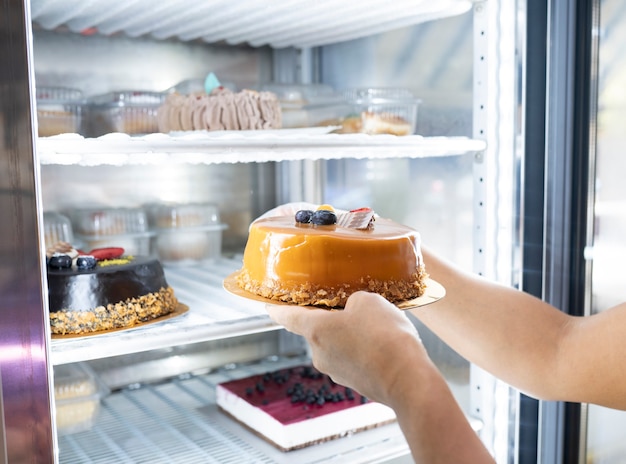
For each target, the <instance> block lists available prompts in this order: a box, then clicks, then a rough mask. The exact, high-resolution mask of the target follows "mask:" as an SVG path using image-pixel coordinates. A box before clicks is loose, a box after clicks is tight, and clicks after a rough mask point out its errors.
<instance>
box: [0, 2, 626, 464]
mask: <svg viewBox="0 0 626 464" xmlns="http://www.w3.org/2000/svg"><path fill="white" fill-rule="evenodd" d="M624 18H626V10H625V9H624V7H623V6H622V5H621V2H619V0H572V1H568V2H558V1H557V0H551V1H548V2H544V1H541V0H525V1H524V0H518V1H512V2H509V1H499V0H493V1H492V0H484V1H480V0H477V1H471V0H442V1H439V2H426V1H420V0H410V1H409V0H406V1H404V0H403V1H394V2H389V1H383V0H364V1H361V2H352V1H335V2H330V1H319V2H303V1H302V0H289V1H284V2H280V3H279V2H261V1H258V0H237V1H230V2H227V1H224V0H204V1H201V2H192V1H187V0H178V1H173V0H168V1H162V2H157V3H154V2H150V1H148V0H134V1H127V2H124V1H114V2H112V1H106V0H91V1H79V0H67V1H63V2H61V1H55V0H30V1H28V0H0V34H1V36H2V41H0V51H1V52H0V58H1V60H2V66H0V140H1V144H0V205H1V209H0V210H1V211H2V214H3V220H2V221H0V231H1V233H0V237H1V238H2V241H1V242H0V257H1V261H0V344H1V348H0V362H1V364H0V384H1V389H0V392H1V396H0V413H1V417H2V419H3V420H2V421H0V432H1V433H0V451H2V452H0V458H1V459H0V460H1V461H2V462H8V463H15V462H33V463H35V462H36V463H48V462H59V463H97V462H102V463H107V464H108V463H117V462H119V463H139V462H150V463H156V462H163V463H165V462H168V463H169V462H180V463H191V462H202V463H206V462H215V463H227V462H233V463H234V462H236V463H240V462H250V463H253V462H254V463H286V462H302V463H312V462H342V463H343V462H349V463H383V462H386V463H404V462H406V463H408V462H412V460H411V456H410V452H409V447H408V445H407V442H406V440H405V438H404V437H403V435H402V433H401V431H400V429H399V427H398V425H397V424H395V423H392V424H388V425H385V426H381V427H378V428H375V429H372V430H367V431H364V432H359V433H355V434H347V435H346V436H344V437H341V438H339V439H336V440H332V441H328V442H325V443H322V444H319V445H315V446H310V447H307V448H304V449H300V450H296V451H290V452H283V451H279V450H278V449H276V448H275V447H273V446H272V445H270V444H269V443H267V442H265V441H264V440H263V439H261V438H259V437H258V436H256V435H254V434H253V433H251V432H250V431H248V430H247V429H245V428H243V427H241V426H240V425H239V424H238V423H236V422H234V421H232V420H231V419H230V418H229V417H226V416H225V415H224V414H223V413H221V412H220V411H219V410H218V408H217V407H216V404H215V388H216V385H217V384H219V383H220V382H223V381H225V380H229V379H235V378H241V377H245V376H247V375H250V374H252V373H262V372H266V371H268V370H272V369H275V368H278V367H284V366H290V365H295V364H296V363H301V362H306V361H308V360H309V356H310V353H309V350H308V347H307V344H306V342H305V341H304V340H303V339H302V338H301V337H299V336H296V335H293V334H290V333H289V332H287V331H285V330H284V329H283V328H281V327H280V326H278V325H277V324H275V323H274V322H273V321H272V320H271V319H270V318H269V317H268V315H267V313H266V311H265V305H264V303H263V302H260V301H252V300H249V299H245V298H241V297H240V296H237V295H233V294H231V293H229V292H227V291H226V290H225V289H224V288H223V282H224V280H225V279H226V278H227V277H228V276H230V275H231V274H232V273H233V272H235V271H236V270H238V269H239V268H240V266H241V260H242V253H243V249H244V246H245V243H246V239H247V234H248V227H249V225H250V223H251V222H252V221H253V220H254V219H255V218H257V217H258V216H260V215H261V214H263V213H264V212H266V211H268V210H270V209H272V208H274V207H276V206H278V205H282V204H285V203H291V202H307V203H312V204H322V203H324V204H331V205H333V206H334V207H336V208H338V209H353V208H359V207H363V206H368V207H371V208H373V209H374V211H376V212H377V213H378V214H380V215H381V216H383V217H388V218H391V219H393V220H395V221H397V222H400V223H403V224H406V225H409V226H411V227H413V228H415V229H416V230H418V231H419V232H420V234H421V237H422V240H423V242H424V243H425V244H427V245H428V246H429V247H430V248H431V249H433V250H435V251H436V252H437V253H439V254H441V255H442V256H444V257H446V258H448V259H449V260H451V261H453V262H454V263H455V264H456V265H458V266H459V267H461V268H463V269H466V270H468V271H471V272H474V273H477V274H479V275H482V276H484V277H486V278H488V279H492V280H494V281H498V282H500V283H502V284H504V285H508V286H511V287H514V288H517V289H520V290H522V291H525V292H528V293H531V294H533V295H535V296H538V297H540V298H542V299H544V300H545V301H548V302H549V303H551V304H553V305H555V306H556V307H557V308H559V309H561V310H562V311H565V312H567V313H570V314H574V315H579V316H587V315H590V314H592V313H594V312H598V311H601V310H603V309H605V308H606V307H607V306H609V305H611V304H615V303H618V302H619V301H620V300H621V298H622V296H621V295H620V280H619V277H617V276H619V275H620V274H619V272H617V271H616V270H615V269H614V263H615V259H616V257H619V256H620V254H619V253H620V250H621V249H622V246H621V245H620V244H621V242H620V240H619V237H620V236H621V235H620V231H621V229H620V227H621V222H622V221H621V216H622V215H623V211H622V210H623V204H622V203H623V201H622V199H621V197H620V192H621V190H620V187H621V186H620V171H619V169H612V167H613V166H614V165H615V164H616V163H618V162H619V155H620V153H619V147H620V143H621V138H622V137H623V135H622V132H623V131H621V130H620V129H621V125H620V124H619V116H620V114H621V113H620V112H621V102H622V92H621V88H620V85H619V76H621V70H622V69H623V66H621V64H622V63H621V62H622V58H621V55H623V53H622V52H623V47H622V46H621V45H620V44H621V42H620V37H621V35H622V33H621V32H620V31H621V30H622V29H623V28H620V26H621V25H622V23H623V21H624ZM207 76H217V78H219V81H220V83H221V85H223V86H225V87H228V88H232V89H247V88H250V89H255V90H259V91H271V92H274V93H275V94H276V95H278V98H279V99H280V102H281V109H282V120H283V126H282V128H281V129H277V130H258V131H237V130H219V131H207V130H199V131H197V130H196V131H193V130H192V131H189V130H185V131H163V130H159V127H158V121H157V117H156V115H157V113H158V107H159V106H160V105H161V104H162V103H163V101H164V99H165V98H166V97H167V95H169V94H171V93H173V92H183V93H185V92H192V91H196V90H197V89H198V88H202V86H203V83H204V81H205V78H207ZM360 92H365V93H366V94H367V95H370V96H371V95H375V96H378V97H381V96H382V97H381V99H379V100H376V101H374V100H372V101H368V102H367V105H370V106H368V111H374V110H372V108H374V109H376V108H377V105H380V104H381V101H382V102H383V107H384V104H385V102H386V101H387V100H389V98H390V97H389V95H393V96H394V97H393V98H392V100H394V105H395V107H394V108H395V109H397V108H398V107H399V108H402V110H403V111H404V110H407V111H408V113H407V114H408V115H409V116H408V119H409V120H410V130H409V133H408V134H407V135H393V134H375V135H374V134H368V133H364V132H360V131H353V132H352V133H342V132H346V131H343V130H342V129H345V126H344V125H343V124H344V122H345V120H346V119H347V118H348V117H349V116H350V115H352V114H353V113H354V112H355V111H358V110H355V108H357V107H358V108H362V106H363V102H362V101H357V100H358V99H356V98H355V95H356V96H358V95H360ZM398 95H399V96H400V97H398ZM397 99H400V100H401V101H400V103H398V101H396V100H397ZM387 103H388V101H387ZM359 105H360V106H359ZM407 108H408V109H407ZM172 203H173V204H190V205H198V204H203V205H211V207H214V208H215V210H214V216H213V217H214V218H215V224H214V227H213V228H212V229H211V231H212V235H211V243H212V245H213V248H212V252H211V255H210V256H203V259H201V260H191V262H188V261H185V260H177V259H176V258H174V259H172V255H167V254H164V253H166V251H167V250H166V251H163V249H161V248H159V247H158V244H159V243H160V242H159V238H160V236H159V235H158V234H156V233H155V232H154V231H153V230H152V229H150V230H146V232H145V237H144V236H142V237H141V238H146V241H145V242H143V241H142V242H140V243H142V244H144V243H145V246H146V247H147V251H146V253H147V254H151V255H156V256H159V258H162V260H163V263H164V269H165V275H166V278H167V281H168V283H170V285H171V286H172V288H173V289H174V291H175V292H176V295H177V296H178V298H179V299H180V301H181V302H182V303H184V304H185V305H186V306H187V307H188V311H186V312H185V313H184V314H180V315H177V317H172V318H167V319H165V320H161V321H157V322H155V323H152V324H143V325H140V326H137V327H131V328H128V329H125V330H116V331H110V332H104V333H97V334H95V335H85V336H74V337H59V336H55V335H52V334H51V329H50V322H49V315H50V312H49V305H48V286H47V285H48V284H47V270H46V269H47V265H46V253H45V251H46V247H47V246H48V245H49V243H48V244H47V243H46V241H47V240H48V234H49V233H50V230H49V228H48V226H49V224H50V223H51V221H55V220H57V219H59V217H60V218H61V219H60V221H61V222H54V223H55V224H56V225H59V226H63V225H69V228H70V230H72V231H73V232H72V233H73V234H74V235H71V238H72V239H76V240H77V243H80V240H81V239H82V240H83V241H86V242H87V243H88V240H89V237H85V236H83V237H80V236H79V234H78V232H80V231H79V230H78V228H77V227H78V226H77V223H76V218H75V217H74V216H73V214H74V213H76V212H80V211H84V210H88V209H89V208H99V209H106V210H107V211H109V210H121V209H133V210H135V209H136V210H143V209H146V208H151V207H153V206H154V205H158V204H172ZM55 215H56V216H55ZM59 215H60V216H59ZM68 218H69V222H68V223H63V222H62V220H65V219H68ZM63 230H64V231H65V230H66V229H63ZM83 232H84V231H83ZM66 237H67V236H66ZM136 238H137V236H134V237H133V239H136ZM132 243H133V244H136V242H135V241H133V242H132ZM167 243H168V245H169V246H170V247H173V246H180V245H183V250H186V251H188V248H185V246H187V247H191V246H192V245H191V244H190V242H189V240H188V238H187V237H185V236H183V234H180V233H179V234H171V235H169V236H168V242H167ZM205 258H206V259H205ZM486 297H488V296H486ZM444 298H445V297H444ZM409 317H411V320H412V321H413V323H414V324H415V325H416V326H417V328H418V331H419V333H420V336H421V338H422V340H423V341H424V344H425V346H426V349H427V350H428V352H429V354H430V356H431V357H432V359H433V360H434V362H435V363H436V365H437V367H438V368H439V369H440V370H441V372H442V373H443V375H444V376H445V378H446V380H447V381H448V384H449V386H450V388H451V390H452V392H453V394H454V396H455V399H456V400H457V401H458V403H459V405H460V406H461V408H462V409H463V411H464V412H465V414H466V417H467V420H468V422H469V423H470V425H471V426H472V427H473V428H474V430H475V431H476V433H477V434H478V435H479V436H480V438H481V440H482V441H483V443H484V444H485V445H486V447H487V448H488V450H489V451H490V452H491V453H492V454H493V456H494V457H495V459H496V461H497V462H499V463H531V462H533V463H534V462H540V463H556V462H564V463H570V462H580V463H582V462H620V461H621V460H623V459H625V457H624V456H625V455H626V449H624V446H623V443H622V442H621V441H620V437H619V435H620V434H619V432H616V431H618V430H621V427H620V426H619V424H620V420H621V421H622V422H623V417H622V416H621V413H619V412H616V411H611V410H606V409H603V408H599V407H595V406H590V405H585V404H574V403H565V402H552V401H540V400H537V399H535V398H531V397H528V396H526V395H524V394H523V393H522V392H520V391H518V390H517V389H515V388H513V387H512V386H510V385H507V384H506V383H504V382H502V381H500V380H498V379H497V378H495V377H493V376H492V375H491V374H489V373H487V372H485V371H483V370H482V369H480V368H479V367H478V366H475V365H473V364H471V363H469V362H468V361H466V360H465V359H464V358H463V357H462V356H460V355H459V354H458V353H456V352H454V351H453V350H452V349H451V348H450V347H448V346H447V345H446V344H445V343H444V342H443V341H442V340H441V339H439V338H438V337H437V335H436V334H435V333H432V332H430V331H429V330H428V329H427V328H426V327H425V326H423V325H422V324H421V323H420V322H419V321H418V320H417V319H416V318H414V317H412V316H411V315H409ZM68 379H69V380H70V385H72V383H71V382H73V381H76V380H77V379H78V380H82V379H87V381H88V383H89V385H91V386H93V387H94V388H92V389H91V390H89V392H88V394H87V395H86V396H84V397H80V395H79V398H78V399H77V398H74V397H72V398H69V399H68V398H66V397H65V396H64V395H63V392H64V391H66V390H64V389H63V387H64V386H65V384H64V382H66V381H67V380H68ZM71 393H73V392H71ZM70 396H71V395H70ZM607 424H608V426H607Z"/></svg>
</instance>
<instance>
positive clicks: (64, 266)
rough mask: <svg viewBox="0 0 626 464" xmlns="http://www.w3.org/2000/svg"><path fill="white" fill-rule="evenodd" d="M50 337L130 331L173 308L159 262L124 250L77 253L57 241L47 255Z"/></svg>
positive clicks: (112, 249) (172, 295) (169, 290)
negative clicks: (121, 330)
mask: <svg viewBox="0 0 626 464" xmlns="http://www.w3.org/2000/svg"><path fill="white" fill-rule="evenodd" d="M47 278H48V301H49V308H50V326H51V331H52V334H56V335H67V334H88V333H93V332H100V331H106V330H111V329H121V328H128V327H133V326H134V325H136V324H139V323H142V322H148V321H152V320H154V319H156V318H159V317H162V316H165V315H167V314H170V313H172V312H173V311H175V310H176V308H177V307H178V304H179V303H178V300H177V298H176V296H175V294H174V290H173V289H172V288H171V287H170V286H169V285H168V283H167V281H166V279H165V274H164V273H163V267H162V266H161V263H160V262H159V261H158V260H157V259H154V258H150V257H142V256H128V255H125V254H124V249H123V248H114V247H111V248H102V249H96V250H92V251H91V252H89V253H88V254H80V253H79V252H78V251H77V250H75V249H74V248H73V247H72V246H71V245H69V244H67V243H59V244H56V245H55V246H53V247H51V248H50V249H49V250H48V252H47Z"/></svg>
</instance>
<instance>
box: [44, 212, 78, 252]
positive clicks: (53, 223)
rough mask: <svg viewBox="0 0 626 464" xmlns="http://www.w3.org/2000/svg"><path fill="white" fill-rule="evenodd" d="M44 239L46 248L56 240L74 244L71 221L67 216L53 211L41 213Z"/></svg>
mask: <svg viewBox="0 0 626 464" xmlns="http://www.w3.org/2000/svg"><path fill="white" fill-rule="evenodd" d="M43 228H44V240H45V243H46V248H49V247H51V246H53V245H54V244H55V243H58V242H67V243H69V244H72V245H73V244H74V233H73V229H72V223H71V221H70V218H68V217H67V216H65V215H63V214H60V213H56V212H53V211H46V212H44V213H43Z"/></svg>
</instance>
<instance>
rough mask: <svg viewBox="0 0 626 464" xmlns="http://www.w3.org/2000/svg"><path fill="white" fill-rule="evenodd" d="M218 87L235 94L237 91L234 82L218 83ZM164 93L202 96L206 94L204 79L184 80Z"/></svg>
mask: <svg viewBox="0 0 626 464" xmlns="http://www.w3.org/2000/svg"><path fill="white" fill-rule="evenodd" d="M220 85H221V86H222V87H226V88H227V89H230V90H232V91H233V92H237V90H238V88H237V85H236V84H235V83H234V82H230V81H226V82H222V81H220ZM166 93H180V94H181V95H190V94H204V93H206V92H205V89H204V79H203V78H194V79H186V80H184V81H181V82H179V83H178V84H176V85H173V86H172V87H170V88H169V89H167V91H166Z"/></svg>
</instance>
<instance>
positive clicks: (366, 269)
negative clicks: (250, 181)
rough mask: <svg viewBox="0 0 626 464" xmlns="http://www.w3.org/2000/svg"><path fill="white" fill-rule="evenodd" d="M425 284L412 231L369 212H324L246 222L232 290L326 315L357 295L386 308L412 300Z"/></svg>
mask: <svg viewBox="0 0 626 464" xmlns="http://www.w3.org/2000/svg"><path fill="white" fill-rule="evenodd" d="M325 208H327V209H325ZM426 278H427V273H426V270H425V267H424V263H423V259H422V254H421V250H420V235H419V233H418V232H417V231H415V230H414V229H412V228H410V227H407V226H404V225H401V224H398V223H396V222H394V221H392V220H389V219H383V218H379V217H375V215H374V212H373V211H372V210H371V209H370V208H361V209H358V210H353V211H350V212H346V213H343V214H340V215H336V214H335V212H334V209H333V208H332V207H330V206H327V205H323V206H321V207H319V208H318V210H317V211H304V210H303V211H298V212H297V213H296V215H295V217H294V216H291V215H290V216H274V217H266V218H262V219H259V220H257V221H255V222H253V223H252V225H251V226H250V231H249V236H248V241H247V243H246V247H245V250H244V255H243V267H242V269H241V271H240V272H239V274H238V275H237V284H238V285H239V287H241V288H242V289H243V290H245V291H247V292H250V293H253V294H255V295H259V296H261V297H264V298H268V299H271V300H276V301H279V302H284V303H290V304H296V305H315V306H325V307H331V308H333V307H343V306H345V303H346V300H347V299H348V297H349V296H350V295H351V294H352V293H354V292H356V291H359V290H365V291H369V292H375V293H379V294H380V295H382V296H384V297H385V298H386V299H388V300H389V301H391V302H393V303H397V302H403V301H407V300H411V299H414V298H418V297H420V296H422V295H423V294H424V291H425V288H426V285H425V280H426Z"/></svg>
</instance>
